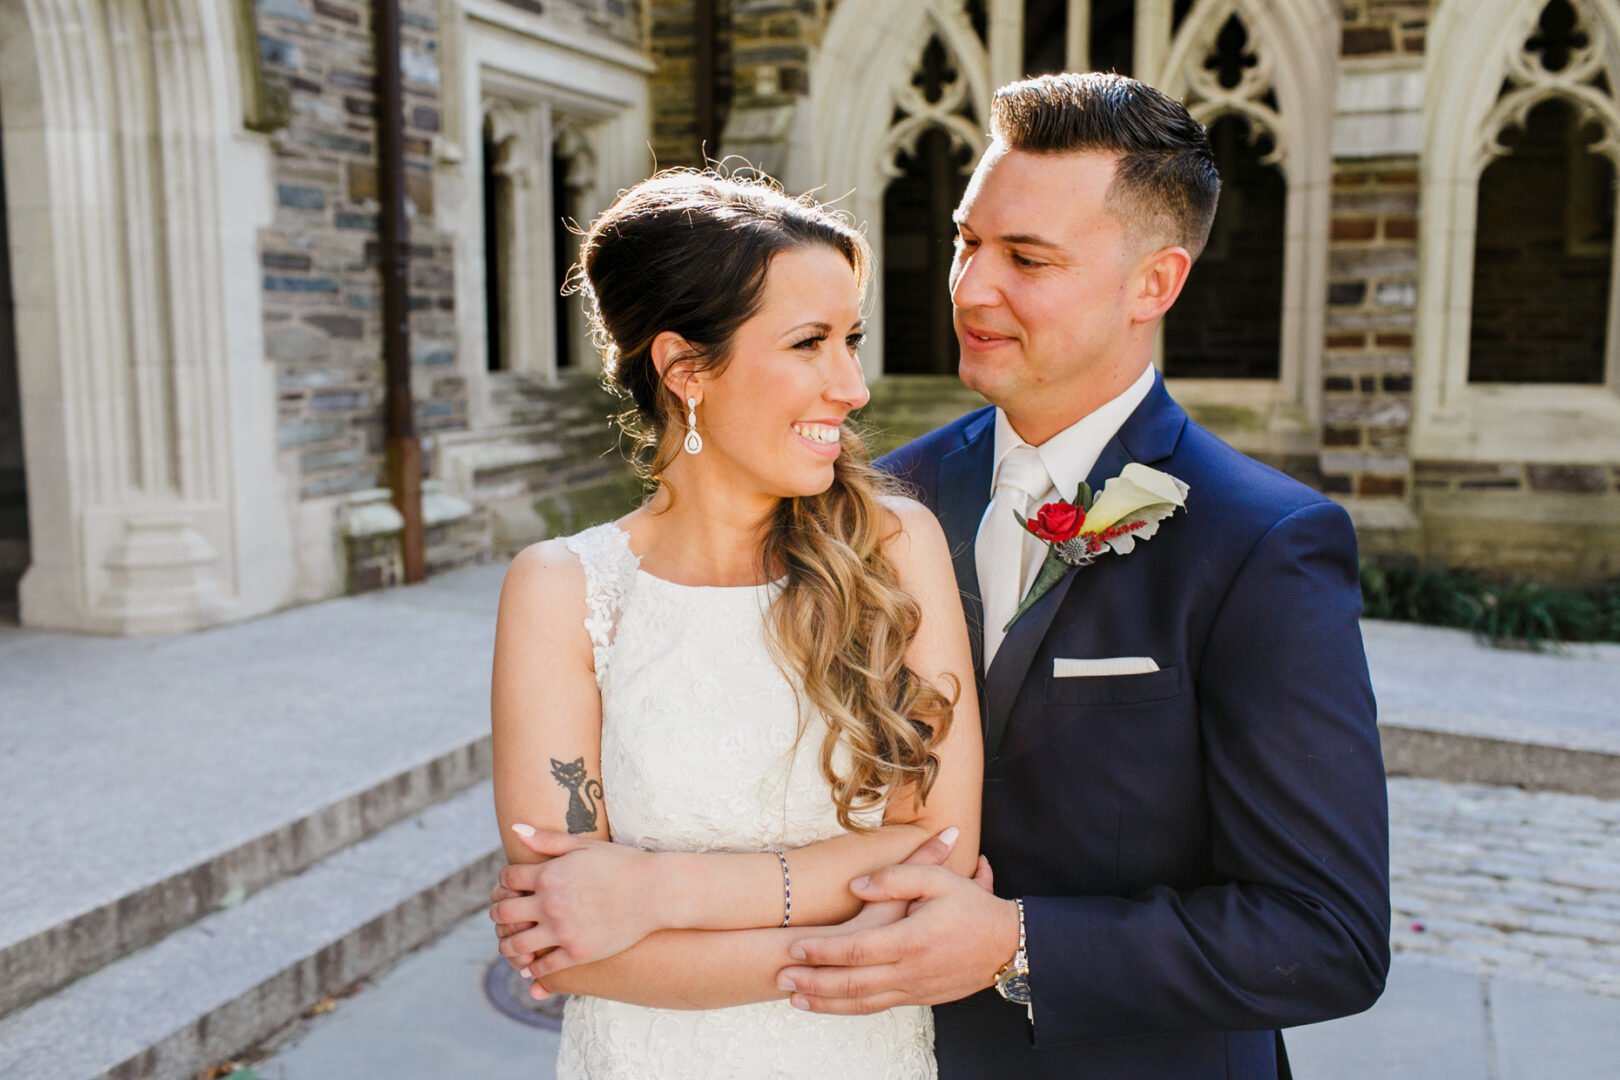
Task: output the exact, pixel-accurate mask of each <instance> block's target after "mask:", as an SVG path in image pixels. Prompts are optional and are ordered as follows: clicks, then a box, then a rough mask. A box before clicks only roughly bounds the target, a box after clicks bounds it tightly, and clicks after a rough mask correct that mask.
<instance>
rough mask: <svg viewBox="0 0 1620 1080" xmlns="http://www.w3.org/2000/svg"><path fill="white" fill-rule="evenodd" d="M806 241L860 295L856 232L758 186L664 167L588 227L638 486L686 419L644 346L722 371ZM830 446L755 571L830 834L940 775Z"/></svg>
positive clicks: (872, 541)
mask: <svg viewBox="0 0 1620 1080" xmlns="http://www.w3.org/2000/svg"><path fill="white" fill-rule="evenodd" d="M812 244H823V245H826V246H828V247H830V248H832V249H833V250H835V251H837V252H839V253H840V254H841V255H843V256H844V258H845V259H846V260H848V262H849V265H850V268H851V270H853V271H854V274H855V278H856V284H857V287H860V288H864V286H865V283H866V281H867V280H868V278H869V277H870V275H871V264H872V256H871V250H870V248H869V247H868V246H867V243H866V238H865V237H863V236H862V235H861V234H860V233H859V232H858V231H857V230H856V229H854V228H853V227H852V226H850V225H849V224H848V223H847V222H846V221H844V220H843V219H842V218H840V217H839V216H837V215H835V214H834V213H832V212H831V211H829V210H827V209H825V208H824V207H821V206H819V205H817V204H816V203H815V202H814V201H812V200H810V199H809V198H808V197H806V198H801V199H794V198H790V197H789V196H787V195H786V194H784V193H783V192H782V191H781V190H780V189H778V188H776V187H775V186H773V185H772V184H770V183H769V182H767V181H764V180H740V179H737V178H734V177H722V176H719V175H717V174H715V173H713V172H701V173H700V172H694V171H692V170H686V169H671V170H666V171H664V172H661V173H659V174H657V175H656V176H654V177H652V178H651V179H649V180H645V181H643V182H642V183H640V184H637V185H636V186H635V187H633V188H631V189H630V190H628V191H626V192H625V193H624V194H622V195H621V196H620V197H619V199H618V200H617V201H616V202H615V203H614V204H613V205H612V206H611V207H609V208H608V209H607V210H606V211H604V212H603V214H602V215H601V216H600V217H599V218H597V219H596V221H595V222H594V223H593V224H592V225H591V228H590V231H589V232H588V233H587V234H586V236H585V240H584V242H583V245H582V249H581V258H580V265H581V269H582V275H580V276H579V277H578V278H577V279H576V283H577V285H578V287H579V288H580V289H581V290H582V291H583V292H584V293H585V294H586V296H587V297H588V298H589V301H590V306H591V318H592V325H593V326H594V328H595V331H596V335H597V343H598V345H599V346H600V348H601V349H602V355H603V360H604V363H603V368H604V378H605V381H606V382H607V383H608V386H609V388H610V389H612V390H615V391H617V392H618V393H620V394H622V395H625V396H627V397H629V398H630V400H631V402H632V403H633V404H632V407H631V408H630V409H629V410H627V412H626V414H625V415H624V416H622V417H621V418H620V422H621V424H622V425H623V426H624V429H625V430H626V431H627V432H628V433H629V434H630V435H631V436H632V438H633V440H634V450H633V453H632V461H633V463H634V464H635V466H636V468H637V470H638V472H640V474H641V475H642V477H643V478H644V479H646V480H648V481H650V482H654V483H658V482H661V481H662V476H661V474H662V472H663V470H664V469H665V468H666V467H667V466H668V465H669V463H670V462H671V461H672V460H673V459H674V456H675V455H676V454H677V453H679V447H680V441H681V440H680V436H681V429H682V423H683V421H682V418H683V415H684V412H685V404H684V402H681V401H679V400H678V399H677V398H676V396H675V395H674V394H673V393H671V392H670V391H669V389H668V388H667V387H666V386H665V384H664V381H663V378H662V377H661V376H660V374H659V372H658V370H657V368H656V366H655V365H654V363H653V359H652V344H653V340H654V339H655V338H657V336H658V335H659V334H660V333H662V332H664V331H666V330H667V331H673V332H675V333H677V334H679V335H680V336H681V337H682V338H684V339H685V340H686V342H687V343H688V344H689V345H690V346H691V350H692V351H691V352H690V353H688V354H686V355H685V356H683V357H681V358H680V359H679V360H678V361H677V363H680V364H682V365H685V366H687V367H689V368H690V369H691V370H692V371H694V372H696V371H712V372H715V373H719V372H721V371H723V370H724V368H725V365H726V364H727V363H728V362H729V361H730V359H731V356H730V347H731V343H732V340H733V338H734V337H735V335H736V333H737V330H738V328H739V327H741V326H742V324H743V323H745V322H747V321H748V319H749V318H751V317H752V316H753V315H754V314H756V313H757V312H758V311H759V308H760V306H761V304H762V303H763V300H764V293H765V278H766V273H767V271H768V270H769V268H770V264H771V260H772V259H773V258H774V257H775V256H776V255H777V254H779V253H780V252H783V251H787V250H791V249H795V248H802V247H807V246H810V245H812ZM842 442H843V449H844V452H843V453H842V454H840V455H839V457H838V458H837V460H836V462H835V463H834V466H833V482H832V486H831V487H829V488H828V489H827V490H826V491H825V492H822V493H821V494H818V495H808V496H800V497H797V498H788V499H783V500H782V501H781V502H780V503H779V504H778V506H777V507H776V510H775V511H774V514H773V517H772V520H771V521H770V523H769V527H768V529H767V531H766V534H765V539H764V545H763V547H762V549H761V551H760V562H761V570H762V571H763V572H766V573H770V574H775V573H778V572H780V573H785V575H786V584H785V586H784V587H783V589H782V590H781V592H780V593H779V594H778V595H777V597H776V598H775V600H774V601H773V602H772V605H771V609H770V611H769V613H768V617H767V629H768V633H769V637H770V643H771V646H772V649H773V651H774V653H775V655H776V657H777V661H778V663H779V664H781V665H782V667H783V670H784V672H787V673H789V674H790V675H792V676H797V679H796V680H795V681H796V685H798V686H800V687H802V693H803V695H804V696H805V697H806V698H808V699H809V703H810V705H811V706H812V708H813V709H814V710H815V711H817V712H819V713H820V714H821V715H822V716H824V717H825V718H826V720H827V734H826V737H825V739H823V741H822V746H821V754H820V762H821V772H822V775H823V776H825V777H826V778H827V781H828V783H829V784H831V785H832V791H833V801H834V803H835V805H836V807H837V811H838V820H839V823H840V824H841V825H843V826H844V828H846V829H860V828H863V827H864V826H862V825H861V824H860V823H858V822H857V821H856V820H855V818H854V816H853V815H855V814H858V813H861V812H863V811H867V810H871V809H874V808H878V807H881V806H883V805H884V802H885V800H886V798H887V797H889V796H891V795H895V794H897V793H900V792H902V791H903V790H908V789H909V792H910V793H911V794H913V795H914V796H915V797H916V798H917V799H919V800H921V799H924V798H926V797H927V795H928V791H929V789H930V788H931V787H932V785H933V782H934V778H935V776H936V775H937V773H938V770H939V760H938V757H937V756H936V755H935V753H934V752H933V750H932V747H933V746H934V745H935V744H936V743H937V741H938V740H939V739H940V738H942V737H943V736H944V733H945V731H946V729H947V728H948V726H949V724H950V720H951V710H952V705H953V702H952V700H951V699H950V698H947V697H946V696H945V695H943V694H942V693H940V692H939V691H938V690H936V689H935V688H934V687H933V686H931V685H929V684H928V683H927V682H926V681H924V680H923V679H921V678H919V677H918V676H917V675H916V673H915V672H913V671H912V670H911V669H910V668H908V667H907V666H906V664H905V653H906V648H907V647H908V646H909V645H910V644H911V641H912V639H914V638H915V637H916V635H917V628H918V625H919V624H920V622H921V612H920V610H919V609H918V607H917V603H916V601H915V600H913V599H912V598H911V597H910V596H909V595H907V594H906V593H905V592H903V591H902V590H901V589H900V587H899V576H898V573H897V572H896V570H895V567H894V565H893V563H892V562H891V561H890V560H889V558H888V557H887V556H886V555H885V554H884V551H883V541H884V540H885V539H887V538H888V537H889V536H890V535H892V533H893V526H892V524H891V522H892V515H891V514H890V513H889V512H888V511H887V510H885V509H884V507H883V504H882V501H881V500H882V497H883V496H884V495H886V494H890V493H892V492H893V490H894V488H893V484H892V481H890V480H888V479H887V478H886V477H884V476H883V475H882V474H881V473H879V472H878V471H877V470H876V469H874V468H873V467H872V466H871V465H870V464H868V463H867V461H866V455H865V450H864V447H863V445H862V444H861V442H860V439H859V437H858V436H856V435H854V434H853V433H851V432H849V431H848V430H847V429H846V431H845V434H844V438H843V440H842ZM801 735H802V731H801ZM840 747H842V748H843V749H844V750H845V751H846V752H847V759H845V760H846V761H847V764H846V763H845V761H840V756H839V753H838V751H839V749H840Z"/></svg>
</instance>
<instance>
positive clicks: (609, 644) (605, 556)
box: [563, 521, 641, 690]
mask: <svg viewBox="0 0 1620 1080" xmlns="http://www.w3.org/2000/svg"><path fill="white" fill-rule="evenodd" d="M563 545H564V546H565V547H567V548H568V550H569V551H572V552H573V553H574V554H575V555H577V556H578V557H579V562H580V565H581V566H583V567H584V568H585V607H586V612H585V632H586V633H588V634H590V636H591V659H592V661H593V662H594V666H595V667H596V686H597V689H599V690H600V689H601V687H602V680H603V679H604V678H605V677H606V676H607V669H608V658H609V655H610V654H611V652H612V649H613V638H614V634H615V632H616V631H617V630H618V626H619V614H620V613H621V612H622V611H623V610H624V601H625V598H626V597H627V596H629V595H630V590H631V588H632V587H633V586H634V585H635V580H636V568H637V567H638V566H640V565H641V560H640V559H639V558H638V557H637V556H636V554H635V552H633V551H631V550H630V534H629V533H627V532H625V531H624V530H623V529H621V528H619V527H618V526H617V525H615V524H614V523H613V522H611V521H609V522H606V523H604V524H601V525H594V526H592V527H591V528H589V529H586V530H585V531H584V532H580V533H575V534H574V535H573V536H570V537H567V538H566V539H564V540H563Z"/></svg>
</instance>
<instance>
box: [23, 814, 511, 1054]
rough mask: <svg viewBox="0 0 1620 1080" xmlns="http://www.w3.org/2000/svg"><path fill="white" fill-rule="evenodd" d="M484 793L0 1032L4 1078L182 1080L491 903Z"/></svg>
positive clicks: (278, 888)
mask: <svg viewBox="0 0 1620 1080" xmlns="http://www.w3.org/2000/svg"><path fill="white" fill-rule="evenodd" d="M497 842H498V836H497V831H496V824H495V819H494V814H493V811H492V796H491V792H490V789H489V787H488V786H487V785H483V786H480V787H477V788H474V789H472V790H470V791H467V792H464V793H463V794H461V795H459V796H457V797H456V798H454V799H452V800H450V801H449V802H447V803H444V804H441V805H439V806H435V807H432V808H430V809H429V810H427V811H425V812H423V813H422V814H420V815H418V816H417V817H415V818H413V819H409V820H406V821H403V822H401V823H399V824H397V825H395V826H393V827H392V828H390V829H388V830H386V831H385V832H383V833H381V834H379V835H377V836H375V837H372V838H371V839H369V840H366V841H364V842H362V843H360V844H357V845H355V846H353V847H351V848H348V849H346V850H344V851H342V852H340V853H338V854H337V855H334V856H332V857H331V858H329V859H327V860H325V861H324V862H322V863H320V864H318V865H317V866H314V867H312V868H311V869H310V870H309V871H308V872H306V873H304V874H301V875H299V876H297V877H294V878H290V879H288V880H287V881H284V882H280V883H278V884H277V885H275V886H273V887H271V888H269V889H266V890H264V891H263V892H262V893H260V894H258V895H257V896H255V897H253V898H252V899H250V900H248V901H247V902H245V903H243V904H241V905H239V906H237V907H234V908H231V909H229V910H226V911H221V912H217V913H215V914H213V915H210V916H209V917H208V918H206V919H203V920H201V921H200V922H198V923H196V924H195V925H193V926H189V927H187V928H186V929H184V930H182V931H180V932H178V933H176V934H174V935H172V936H170V937H168V938H166V939H165V940H163V941H162V942H160V943H158V944H157V945H155V946H154V947H152V948H151V949H148V950H145V951H143V952H141V953H138V954H136V955H133V956H129V957H126V958H124V959H123V960H121V961H119V962H117V963H115V964H112V965H109V966H108V967H106V968H104V969H102V970H101V971H98V972H96V973H95V974H93V975H91V976H89V977H87V978H85V979H83V980H81V981H80V982H78V983H75V984H74V985H72V986H70V987H68V988H67V989H66V990H63V991H61V992H60V993H58V994H56V995H55V996H53V997H51V998H47V999H45V1000H44V1001H41V1002H38V1003H36V1004H35V1005H33V1006H31V1007H30V1008H28V1009H26V1010H24V1011H22V1012H20V1013H17V1014H15V1015H13V1016H11V1017H9V1018H7V1019H6V1020H4V1021H0V1075H4V1076H17V1077H23V1076H26V1077H29V1078H30V1080H101V1078H108V1080H111V1078H125V1077H146V1076H173V1077H179V1076H189V1075H192V1074H194V1073H196V1072H197V1070H199V1069H200V1068H203V1067H205V1066H207V1065H208V1064H209V1063H211V1062H213V1061H218V1060H220V1059H222V1058H225V1057H228V1056H229V1055H231V1054H233V1053H235V1052H237V1051H239V1050H241V1049H243V1048H244V1047H247V1046H249V1045H251V1044H252V1043H254V1042H256V1041H258V1040H259V1039H261V1038H263V1037H264V1036H265V1035H268V1034H269V1033H271V1032H272V1031H275V1030H276V1029H278V1028H280V1027H281V1026H283V1025H285V1024H286V1023H288V1022H289V1021H291V1020H293V1019H295V1018H296V1017H297V1016H298V1015H299V1014H300V1013H301V1012H303V1011H304V1010H306V1009H308V1008H309V1007H310V1006H312V1005H314V1004H316V1003H317V1002H319V1001H320V1000H321V999H322V998H323V997H325V996H326V995H328V994H332V993H335V992H337V991H339V990H342V989H343V988H345V987H347V986H350V985H352V984H354V983H355V982H357V981H358V980H360V979H362V978H365V977H366V976H368V975H371V974H373V973H375V972H377V971H379V970H381V969H382V968H383V967H384V966H386V965H387V964H388V963H389V962H390V961H392V960H394V959H395V958H397V957H398V956H400V955H402V954H404V953H406V952H409V951H411V950H412V949H414V948H416V947H417V946H418V945H421V944H423V943H424V942H427V941H429V940H432V939H433V938H435V937H437V936H438V935H439V934H441V933H443V932H444V931H445V930H447V929H449V928H450V927H451V926H452V925H454V923H456V922H457V921H459V920H460V919H461V918H462V917H464V916H465V915H467V914H469V913H470V912H472V911H474V910H476V909H477V908H478V907H479V906H480V905H481V904H484V903H486V902H487V901H488V897H489V888H490V884H491V882H492V881H493V880H494V876H495V874H496V872H497V871H498V870H499V868H500V866H501V865H502V863H503V862H504V856H503V855H502V854H501V851H500V849H499V847H498V846H497Z"/></svg>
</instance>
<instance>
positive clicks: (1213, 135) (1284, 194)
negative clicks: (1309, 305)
mask: <svg viewBox="0 0 1620 1080" xmlns="http://www.w3.org/2000/svg"><path fill="white" fill-rule="evenodd" d="M1266 74H1267V73H1266V71H1265V70H1264V69H1262V68H1261V67H1260V62H1259V59H1258V57H1257V56H1256V55H1255V54H1254V52H1253V51H1251V50H1250V48H1249V31H1248V29H1247V27H1245V26H1244V25H1243V21H1242V20H1241V19H1239V18H1238V17H1237V16H1236V15H1233V16H1232V17H1231V18H1229V19H1228V20H1227V21H1226V25H1225V26H1224V27H1222V29H1221V32H1220V34H1219V35H1217V37H1216V39H1215V47H1214V48H1213V49H1212V50H1211V52H1210V53H1209V55H1208V56H1207V57H1206V58H1205V60H1204V74H1203V75H1202V76H1200V79H1199V80H1198V83H1203V84H1206V85H1207V83H1209V82H1213V83H1214V84H1215V85H1217V86H1219V87H1220V88H1221V90H1222V91H1225V92H1226V93H1227V94H1229V95H1231V99H1232V100H1235V102H1237V103H1236V104H1228V105H1226V106H1225V109H1226V110H1228V111H1224V112H1222V113H1220V114H1218V115H1216V116H1214V117H1212V118H1205V122H1206V123H1208V124H1209V134H1210V142H1211V143H1212V145H1213V147H1214V150H1215V160H1216V164H1217V166H1218V168H1219V169H1220V173H1221V180H1222V186H1221V201H1220V208H1219V211H1218V212H1217V214H1216V217H1215V226H1214V228H1213V230H1212V231H1211V233H1210V238H1209V244H1208V246H1207V247H1206V248H1205V249H1204V252H1203V254H1202V255H1201V256H1200V257H1199V260H1198V262H1197V264H1196V265H1195V266H1194V268H1193V272H1192V276H1191V277H1190V278H1189V279H1188V281H1187V286H1186V289H1185V290H1184V291H1183V292H1182V294H1181V298H1180V299H1179V300H1177V301H1176V306H1175V307H1174V308H1172V309H1171V311H1170V314H1169V316H1168V317H1167V318H1166V319H1165V332H1164V373H1165V375H1166V377H1169V378H1187V377H1191V378H1237V379H1275V378H1276V377H1277V373H1278V369H1279V358H1280V355H1281V349H1282V297H1283V255H1284V246H1285V240H1286V228H1287V205H1288V181H1287V180H1286V179H1285V178H1284V177H1283V175H1282V172H1281V170H1279V169H1278V168H1277V166H1276V161H1277V158H1278V156H1279V154H1280V151H1281V147H1280V146H1279V145H1278V141H1277V136H1276V134H1275V132H1276V130H1277V127H1278V125H1279V123H1280V118H1279V117H1278V114H1277V101H1276V95H1275V94H1274V93H1273V92H1272V91H1271V89H1270V88H1269V86H1267V85H1266V83H1267V79H1266ZM1245 80H1248V81H1249V82H1250V85H1249V86H1247V87H1246V86H1245V85H1244V83H1245ZM1195 85H1198V84H1196V83H1195ZM1206 100H1216V98H1215V95H1213V94H1210V95H1208V97H1207V98H1206ZM1210 111H1211V112H1213V111H1214V110H1210Z"/></svg>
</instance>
